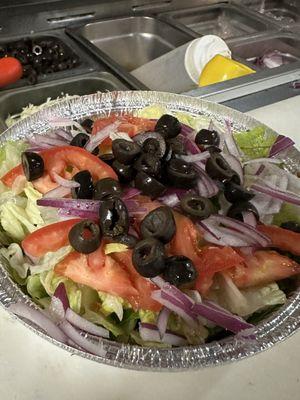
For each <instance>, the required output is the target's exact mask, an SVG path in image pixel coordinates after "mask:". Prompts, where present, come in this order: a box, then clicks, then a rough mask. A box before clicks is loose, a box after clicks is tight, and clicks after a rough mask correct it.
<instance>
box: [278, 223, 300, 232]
mask: <svg viewBox="0 0 300 400" xmlns="http://www.w3.org/2000/svg"><path fill="white" fill-rule="evenodd" d="M280 226H281V228H284V229H287V230H289V231H293V232H296V233H300V224H298V223H297V222H294V221H287V222H283V223H282V224H281V225H280Z"/></svg>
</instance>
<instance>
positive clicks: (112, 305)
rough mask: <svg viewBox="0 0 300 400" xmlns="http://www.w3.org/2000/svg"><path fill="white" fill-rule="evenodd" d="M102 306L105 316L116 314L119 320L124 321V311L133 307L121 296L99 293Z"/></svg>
mask: <svg viewBox="0 0 300 400" xmlns="http://www.w3.org/2000/svg"><path fill="white" fill-rule="evenodd" d="M98 295H99V298H100V300H101V303H102V306H101V311H102V313H103V314H104V315H110V314H112V313H115V314H116V315H117V316H118V318H119V320H120V321H122V319H123V309H124V308H128V307H131V305H130V304H129V303H128V302H127V301H126V300H124V299H122V298H121V297H119V296H114V295H112V294H109V293H106V292H100V291H99V292H98Z"/></svg>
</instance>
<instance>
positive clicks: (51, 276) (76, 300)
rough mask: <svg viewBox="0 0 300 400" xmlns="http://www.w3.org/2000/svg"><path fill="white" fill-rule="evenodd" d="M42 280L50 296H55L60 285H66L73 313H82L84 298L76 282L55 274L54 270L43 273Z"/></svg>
mask: <svg viewBox="0 0 300 400" xmlns="http://www.w3.org/2000/svg"><path fill="white" fill-rule="evenodd" d="M40 279H41V283H42V285H43V286H44V288H45V291H46V292H47V294H48V295H49V296H53V294H54V292H55V290H56V288H57V286H58V285H59V284H60V283H64V285H65V288H66V292H67V296H68V300H69V303H70V307H71V308H72V310H73V311H75V312H76V313H77V314H80V313H81V309H82V307H81V298H82V293H81V290H80V288H79V287H78V285H77V284H76V283H74V282H72V281H71V280H70V279H68V278H66V277H64V276H60V275H57V274H55V272H54V271H53V270H50V271H48V272H47V271H46V272H42V273H41V274H40Z"/></svg>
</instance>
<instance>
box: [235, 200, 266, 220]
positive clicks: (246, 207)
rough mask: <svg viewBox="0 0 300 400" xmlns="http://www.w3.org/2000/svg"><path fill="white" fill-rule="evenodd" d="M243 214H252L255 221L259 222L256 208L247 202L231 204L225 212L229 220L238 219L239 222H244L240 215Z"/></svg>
mask: <svg viewBox="0 0 300 400" xmlns="http://www.w3.org/2000/svg"><path fill="white" fill-rule="evenodd" d="M243 212H252V213H253V214H254V215H255V217H256V219H257V220H259V214H258V211H257V209H256V207H255V206H254V205H253V204H251V203H249V202H248V201H243V202H241V203H238V204H233V205H232V206H231V207H230V208H229V210H228V211H227V216H228V217H230V218H234V219H238V220H239V221H244V218H243V214H242V213H243Z"/></svg>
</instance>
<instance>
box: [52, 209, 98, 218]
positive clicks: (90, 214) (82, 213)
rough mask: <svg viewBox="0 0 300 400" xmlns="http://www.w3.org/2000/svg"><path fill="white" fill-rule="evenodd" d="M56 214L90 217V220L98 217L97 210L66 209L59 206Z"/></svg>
mask: <svg viewBox="0 0 300 400" xmlns="http://www.w3.org/2000/svg"><path fill="white" fill-rule="evenodd" d="M58 215H60V216H61V217H70V218H73V217H78V218H83V219H91V220H92V221H97V220H98V219H99V212H97V213H96V212H94V211H84V210H76V209H70V210H66V209H64V208H59V209H58Z"/></svg>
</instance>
